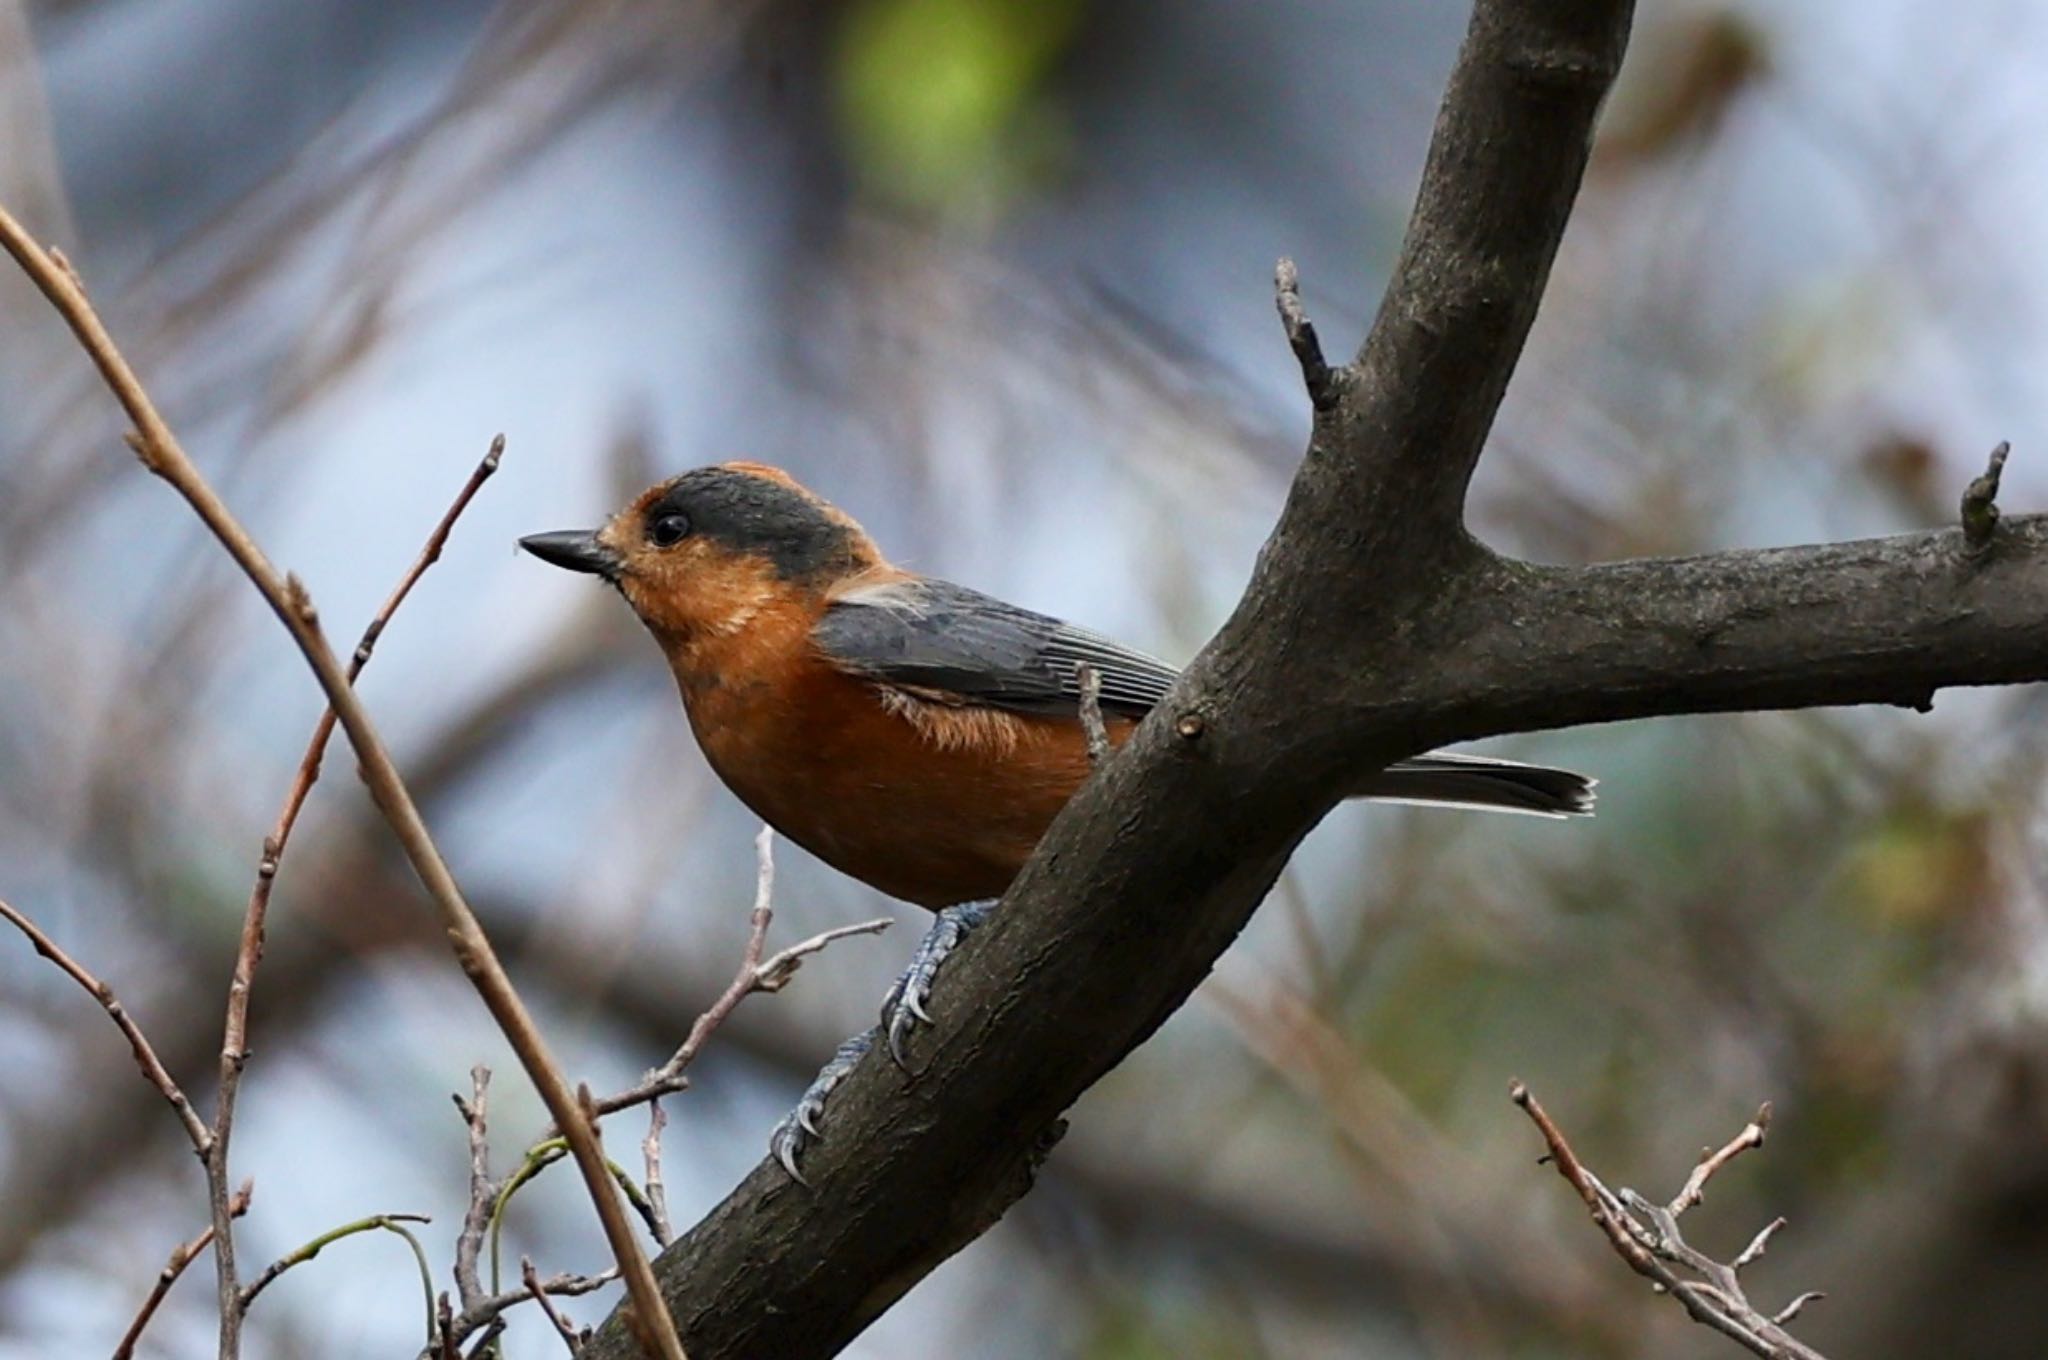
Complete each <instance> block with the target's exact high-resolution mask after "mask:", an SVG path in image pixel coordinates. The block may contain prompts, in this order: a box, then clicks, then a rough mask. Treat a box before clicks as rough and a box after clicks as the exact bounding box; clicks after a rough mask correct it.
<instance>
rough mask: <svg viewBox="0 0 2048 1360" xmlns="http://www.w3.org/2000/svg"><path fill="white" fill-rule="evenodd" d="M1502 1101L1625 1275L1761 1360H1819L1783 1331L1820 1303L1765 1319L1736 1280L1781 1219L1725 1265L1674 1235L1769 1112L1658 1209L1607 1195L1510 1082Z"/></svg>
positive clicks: (1753, 1139) (1799, 1303)
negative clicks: (1523, 1119) (1528, 1129)
mask: <svg viewBox="0 0 2048 1360" xmlns="http://www.w3.org/2000/svg"><path fill="white" fill-rule="evenodd" d="M1508 1095H1509V1098H1510V1099H1512V1100H1513V1101H1514V1102H1515V1104H1517V1105H1519V1106H1521V1107H1522V1109H1523V1111H1524V1112H1525V1113H1527V1114H1528V1116H1529V1119H1530V1121H1531V1122H1533V1123H1534V1124H1535V1125H1536V1128H1537V1130H1538V1131H1539V1132H1540V1133H1542V1135H1543V1141H1544V1144H1545V1145H1546V1146H1547V1147H1548V1148H1549V1149H1550V1151H1549V1154H1548V1160H1549V1161H1550V1162H1552V1163H1553V1164H1554V1165H1555V1166H1556V1167H1557V1171H1558V1174H1559V1175H1561V1176H1563V1177H1564V1178H1565V1180H1566V1181H1568V1182H1570V1184H1571V1187H1572V1188H1573V1189H1574V1190H1576V1191H1578V1192H1579V1198H1580V1199H1582V1200H1584V1201H1585V1203H1586V1210H1587V1212H1589V1213H1590V1214H1592V1216H1593V1221H1594V1222H1595V1223H1596V1224H1598V1225H1599V1227H1600V1231H1601V1232H1603V1233H1605V1234H1606V1235H1607V1240H1608V1243H1609V1244H1610V1245H1611V1246H1613V1248H1614V1250H1615V1254H1616V1255H1618V1256H1620V1257H1621V1259H1622V1260H1624V1261H1626V1262H1628V1264H1629V1268H1630V1269H1631V1270H1633V1271H1635V1272H1636V1273H1637V1274H1638V1275H1641V1276H1643V1277H1644V1278H1645V1279H1648V1280H1650V1281H1651V1282H1652V1283H1654V1284H1655V1285H1656V1286H1657V1287H1658V1288H1659V1289H1661V1290H1663V1291H1664V1292H1666V1293H1668V1294H1670V1295H1671V1296H1672V1297H1673V1298H1675V1299H1677V1300H1678V1301H1679V1303H1680V1304H1682V1305H1683V1306H1684V1308H1685V1311H1686V1312H1687V1313H1689V1314H1691V1315H1692V1318H1693V1320H1694V1321H1695V1322H1699V1323H1702V1324H1704V1325H1706V1326H1708V1327H1711V1328H1713V1329H1714V1330H1715V1331H1717V1332H1719V1333H1721V1334H1722V1335H1723V1336H1726V1337H1728V1338H1729V1339H1730V1340H1732V1341H1735V1342H1736V1343H1738V1344H1739V1345H1742V1346H1744V1347H1746V1348H1747V1349H1748V1350H1750V1351H1751V1352H1753V1353H1755V1354H1757V1355H1761V1356H1764V1357H1766V1360H1825V1358H1824V1357H1823V1356H1822V1355H1821V1353H1820V1352H1819V1351H1816V1350H1814V1349H1813V1348H1812V1347H1811V1346H1808V1345H1806V1344H1804V1343H1803V1342H1801V1341H1799V1340H1798V1339H1797V1338H1796V1337H1793V1336H1792V1335H1791V1334H1790V1333H1788V1332H1786V1331H1785V1324H1786V1323H1788V1322H1790V1321H1792V1319H1793V1318H1795V1317H1797V1316H1798V1315H1799V1311H1800V1310H1801V1309H1802V1308H1804V1307H1805V1306H1806V1305H1807V1304H1809V1303H1811V1302H1813V1301H1814V1300H1816V1299H1819V1298H1823V1297H1825V1296H1824V1295H1822V1294H1820V1293H1817V1292H1809V1293H1805V1294H1801V1295H1800V1296H1799V1297H1798V1298H1796V1299H1794V1300H1792V1302H1791V1303H1789V1304H1787V1305H1785V1307H1783V1308H1781V1309H1779V1310H1778V1311H1777V1312H1776V1313H1772V1314H1766V1313H1763V1312H1761V1311H1759V1310H1758V1309H1757V1308H1756V1306H1755V1305H1753V1304H1752V1303H1750V1301H1749V1296H1748V1295H1747V1294H1746V1293H1745V1292H1744V1290H1743V1288H1742V1281H1741V1276H1740V1272H1741V1271H1742V1269H1743V1268H1744V1267H1745V1266H1748V1265H1749V1264H1751V1263H1752V1262H1754V1261H1755V1260H1756V1259H1757V1258H1758V1257H1760V1256H1762V1255H1763V1254H1764V1247H1765V1245H1766V1244H1767V1243H1768V1242H1769V1241H1770V1239H1771V1236H1772V1234H1774V1233H1776V1232H1777V1231H1778V1229H1780V1228H1782V1227H1784V1226H1785V1220H1784V1219H1782V1218H1780V1219H1775V1220H1773V1221H1772V1222H1771V1223H1769V1224H1768V1225H1766V1226H1765V1228H1764V1229H1763V1231H1761V1232H1759V1233H1758V1234H1757V1235H1756V1236H1755V1237H1754V1238H1752V1239H1750V1243H1749V1245H1748V1246H1747V1247H1745V1248H1743V1249H1742V1252H1741V1253H1740V1254H1739V1255H1737V1256H1736V1257H1735V1259H1734V1260H1733V1261H1730V1262H1728V1263H1727V1264H1725V1265H1724V1264H1722V1263H1721V1262H1719V1261H1716V1260H1714V1259H1713V1258H1712V1257H1710V1256H1708V1255H1707V1254H1706V1253H1704V1252H1702V1251H1700V1250H1699V1249H1697V1248H1696V1247H1693V1246H1691V1245H1690V1244H1688V1243H1687V1242H1686V1240H1685V1238H1684V1237H1683V1236H1682V1235H1681V1234H1680V1232H1679V1230H1678V1218H1679V1215H1681V1214H1683V1213H1684V1212H1685V1211H1686V1210H1687V1209H1690V1208H1691V1207H1692V1206H1693V1205H1695V1204H1698V1203H1699V1202H1700V1198H1701V1192H1702V1191H1703V1190H1704V1189H1705V1188H1706V1183H1707V1181H1708V1180H1710V1179H1712V1177H1713V1176H1714V1175H1715V1173H1717V1172H1719V1171H1720V1170H1721V1169H1722V1168H1723V1167H1725V1166H1727V1165H1728V1163H1730V1162H1732V1161H1734V1160H1735V1158H1736V1157H1738V1156H1739V1155H1741V1154H1742V1153H1744V1152H1746V1151H1748V1150H1749V1149H1750V1148H1753V1147H1762V1146H1763V1141H1764V1131H1765V1130H1766V1129H1767V1128H1768V1127H1769V1126H1770V1121H1771V1107H1770V1106H1769V1104H1765V1105H1764V1106H1762V1107H1761V1108H1760V1109H1758V1111H1757V1114H1756V1118H1755V1119H1753V1120H1751V1121H1750V1122H1749V1125H1748V1126H1747V1127H1746V1128H1744V1129H1743V1130H1742V1132H1741V1133H1739V1134H1737V1135H1735V1137H1734V1138H1732V1139H1730V1140H1729V1141H1728V1142H1727V1143H1726V1144H1724V1145H1723V1146H1722V1147H1721V1148H1720V1149H1719V1150H1718V1151H1716V1150H1713V1149H1708V1150H1707V1152H1705V1153H1704V1154H1703V1155H1702V1156H1701V1158H1700V1161H1699V1165H1697V1166H1696V1167H1694V1168H1693V1171H1692V1174H1691V1175H1690V1176H1688V1177H1686V1181H1685V1185H1684V1187H1683V1188H1682V1189H1681V1190H1680V1191H1679V1192H1678V1194H1677V1195H1676V1196H1675V1197H1674V1198H1673V1199H1672V1201H1671V1202H1670V1203H1669V1204H1668V1205H1666V1204H1657V1203H1654V1202H1652V1201H1650V1200H1648V1199H1645V1198H1644V1197H1643V1196H1641V1195H1639V1194H1637V1193H1636V1192H1635V1191H1633V1190H1630V1189H1628V1188H1627V1187H1626V1186H1624V1187H1622V1189H1621V1191H1620V1192H1619V1193H1618V1194H1617V1193H1616V1192H1614V1191H1612V1190H1609V1189H1608V1188H1607V1186H1606V1185H1605V1184H1603V1183H1602V1182H1601V1180H1600V1178H1599V1177H1598V1176H1595V1175H1594V1174H1593V1173H1592V1171H1590V1170H1589V1169H1588V1168H1587V1167H1586V1165H1585V1164H1584V1163H1583V1162H1581V1161H1580V1160H1579V1158H1578V1155H1577V1154H1576V1153H1574V1152H1573V1151H1572V1146H1571V1143H1570V1142H1569V1141H1567V1140H1566V1138H1565V1136H1564V1131H1563V1130H1562V1129H1560V1128H1558V1126H1557V1124H1556V1122H1555V1121H1553V1120H1552V1119H1551V1117H1550V1115H1549V1113H1548V1112H1547V1111H1546V1110H1544V1108H1543V1106H1542V1104H1541V1103H1540V1102H1538V1101H1537V1099H1536V1096H1535V1093H1534V1092H1532V1091H1530V1089H1529V1088H1528V1087H1527V1086H1526V1085H1524V1084H1523V1083H1521V1082H1519V1081H1517V1082H1515V1083H1514V1084H1513V1085H1512V1086H1511V1087H1510V1088H1509V1090H1508ZM1681 1271H1683V1272H1685V1273H1683V1274H1681V1273H1680V1272H1681Z"/></svg>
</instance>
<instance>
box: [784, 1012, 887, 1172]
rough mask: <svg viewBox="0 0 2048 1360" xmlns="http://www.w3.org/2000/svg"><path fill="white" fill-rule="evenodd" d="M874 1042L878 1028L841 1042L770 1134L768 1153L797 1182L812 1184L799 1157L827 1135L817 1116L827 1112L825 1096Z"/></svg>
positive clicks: (851, 1069)
mask: <svg viewBox="0 0 2048 1360" xmlns="http://www.w3.org/2000/svg"><path fill="white" fill-rule="evenodd" d="M874 1042H875V1031H873V1030H868V1031H866V1032H865V1033H862V1034H856V1035H854V1036H853V1037H852V1038H851V1039H848V1040H847V1041H846V1042H845V1043H843V1044H841V1045H839V1047H838V1049H837V1050H836V1051H834V1053H833V1054H832V1060H831V1061H830V1062H828V1063H826V1064H825V1065H824V1067H822V1068H820V1069H819V1070H818V1075H817V1076H816V1077H814V1078H812V1080H811V1084H810V1086H808V1087H807V1088H805V1090H804V1093H803V1095H801V1096H799V1097H798V1098H797V1102H796V1108H795V1109H793V1110H791V1111H790V1112H789V1113H788V1114H786V1115H784V1116H783V1117H782V1122H781V1123H779V1124H777V1125H776V1126H775V1132H773V1133H771V1134H769V1135H768V1150H769V1152H771V1153H772V1154H774V1157H775V1160H776V1161H778V1162H780V1163H781V1164H782V1169H783V1170H784V1171H787V1172H788V1173H789V1178H790V1179H791V1180H793V1181H795V1182H796V1183H797V1184H798V1185H801V1186H805V1187H808V1186H809V1185H810V1182H809V1181H808V1180H806V1179H804V1173H803V1172H802V1171H799V1170H798V1169H797V1159H798V1158H799V1157H801V1156H802V1155H803V1151H804V1148H805V1147H806V1146H808V1145H809V1144H811V1143H812V1142H815V1141H816V1140H817V1139H819V1138H822V1137H823V1136H824V1135H823V1134H822V1133H820V1132H819V1130H818V1116H819V1115H821V1114H823V1113H824V1111H825V1097H827V1096H829V1095H831V1094H832V1088H833V1087H835V1086H837V1085H839V1083H840V1082H842V1081H844V1080H846V1074H847V1073H849V1072H851V1071H853V1069H854V1065H855V1064H856V1063H858V1062H859V1061H860V1060H861V1057H862V1055H863V1054H865V1053H866V1052H867V1051H868V1049H869V1048H871V1047H873V1045H874Z"/></svg>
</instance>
